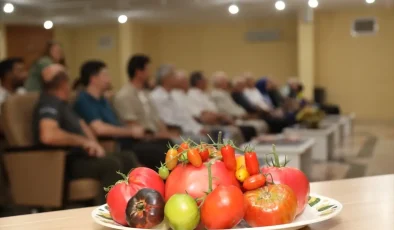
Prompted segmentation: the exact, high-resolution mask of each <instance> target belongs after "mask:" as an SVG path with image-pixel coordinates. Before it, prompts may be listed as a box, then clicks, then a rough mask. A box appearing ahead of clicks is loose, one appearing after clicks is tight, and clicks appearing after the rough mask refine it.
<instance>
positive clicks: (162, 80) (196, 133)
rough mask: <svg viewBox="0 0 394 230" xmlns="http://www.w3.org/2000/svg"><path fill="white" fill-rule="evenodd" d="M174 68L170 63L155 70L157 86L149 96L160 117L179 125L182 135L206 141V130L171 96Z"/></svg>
mask: <svg viewBox="0 0 394 230" xmlns="http://www.w3.org/2000/svg"><path fill="white" fill-rule="evenodd" d="M175 80H176V79H175V69H174V67H173V66H171V65H162V66H160V67H159V69H158V72H157V84H158V86H157V87H156V88H155V89H154V90H153V91H152V93H151V97H152V100H153V103H154V104H155V105H156V109H157V110H158V112H159V116H160V118H161V119H162V120H163V121H164V122H165V123H166V124H167V125H173V126H177V125H178V126H180V128H181V129H182V131H183V136H184V137H189V138H191V139H192V140H194V141H196V142H198V141H200V140H202V141H204V140H205V141H208V140H207V136H206V134H207V130H205V129H204V127H203V126H202V125H201V124H199V123H198V122H197V121H196V120H194V118H193V117H192V116H191V115H190V114H189V113H187V112H186V113H185V112H181V111H182V110H183V106H179V105H178V103H177V102H176V101H175V100H174V99H173V98H172V96H171V91H172V90H173V88H174V86H175Z"/></svg>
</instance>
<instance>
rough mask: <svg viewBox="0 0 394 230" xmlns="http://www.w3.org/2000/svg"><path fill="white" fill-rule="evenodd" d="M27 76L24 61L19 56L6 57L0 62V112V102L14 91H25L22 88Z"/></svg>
mask: <svg viewBox="0 0 394 230" xmlns="http://www.w3.org/2000/svg"><path fill="white" fill-rule="evenodd" d="M26 78H27V72H26V69H25V63H24V62H23V60H22V59H21V58H8V59H5V60H3V61H2V62H0V113H1V104H2V103H3V102H4V101H5V100H6V98H7V97H8V96H9V95H11V94H14V93H25V90H24V88H22V86H23V84H24V82H25V80H26Z"/></svg>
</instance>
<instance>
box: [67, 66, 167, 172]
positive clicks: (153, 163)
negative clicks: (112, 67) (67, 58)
mask: <svg viewBox="0 0 394 230" xmlns="http://www.w3.org/2000/svg"><path fill="white" fill-rule="evenodd" d="M80 74H81V81H82V84H83V85H84V86H85V90H84V91H81V92H80V93H79V95H78V96H77V99H76V102H75V104H74V109H75V111H76V112H77V113H78V114H79V115H80V116H81V117H82V118H83V119H84V120H85V121H86V123H87V124H88V125H89V126H90V127H91V129H92V130H93V131H94V132H95V133H96V135H97V136H99V137H110V138H116V139H117V140H118V141H119V144H120V148H121V149H122V150H132V151H134V152H135V153H136V154H137V156H138V159H139V161H140V162H141V163H142V164H143V165H145V166H147V167H150V168H152V169H155V168H156V167H159V166H160V162H164V158H165V155H164V154H163V153H165V152H166V150H167V144H168V143H171V141H170V140H169V139H161V140H150V139H147V136H146V132H145V128H144V127H143V126H142V125H139V124H137V123H134V124H132V125H127V124H124V123H123V122H122V121H121V120H120V119H119V118H118V117H117V115H116V114H115V111H114V110H113V109H112V106H111V105H110V103H109V101H108V100H107V99H106V98H105V97H104V95H105V92H106V91H107V90H108V88H109V86H110V76H109V73H108V69H107V66H106V64H105V63H103V62H101V61H87V62H85V63H84V64H83V65H82V67H81V73H80Z"/></svg>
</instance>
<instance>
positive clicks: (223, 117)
mask: <svg viewBox="0 0 394 230" xmlns="http://www.w3.org/2000/svg"><path fill="white" fill-rule="evenodd" d="M190 85H191V86H192V88H191V89H190V90H189V91H188V100H189V101H190V103H191V105H193V106H192V113H193V114H203V113H208V114H210V116H214V117H216V124H217V125H231V126H230V127H233V129H234V128H235V129H234V130H233V132H237V131H236V130H240V131H241V132H242V135H243V137H244V139H245V141H249V140H251V138H252V137H254V136H256V130H255V129H254V128H253V127H251V126H247V125H237V126H234V125H235V120H234V119H233V118H232V117H231V116H230V115H228V114H225V113H220V112H219V110H218V108H217V107H216V104H215V103H214V102H213V101H212V100H211V98H210V96H209V94H208V93H207V89H208V82H207V80H206V78H205V76H204V75H203V73H202V72H200V71H196V72H193V73H192V74H191V77H190ZM238 132H239V131H238Z"/></svg>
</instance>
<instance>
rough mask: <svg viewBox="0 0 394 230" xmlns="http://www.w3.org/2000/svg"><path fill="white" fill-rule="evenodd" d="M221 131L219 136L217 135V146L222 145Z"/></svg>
mask: <svg viewBox="0 0 394 230" xmlns="http://www.w3.org/2000/svg"><path fill="white" fill-rule="evenodd" d="M222 135H223V134H222V131H219V134H218V144H219V145H220V144H222Z"/></svg>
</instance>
